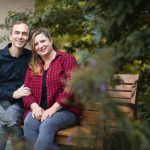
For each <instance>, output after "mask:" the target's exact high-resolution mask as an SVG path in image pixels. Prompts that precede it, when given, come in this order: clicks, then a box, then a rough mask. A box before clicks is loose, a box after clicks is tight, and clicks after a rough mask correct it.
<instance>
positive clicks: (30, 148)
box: [24, 110, 78, 150]
mask: <svg viewBox="0 0 150 150" xmlns="http://www.w3.org/2000/svg"><path fill="white" fill-rule="evenodd" d="M77 123H78V119H77V117H76V116H75V115H74V114H73V113H72V112H69V111H66V110H60V111H58V112H56V113H55V114H54V115H53V116H52V117H50V118H47V119H46V120H45V121H43V122H40V121H38V120H37V119H35V118H33V117H32V113H31V112H30V113H28V115H27V116H26V118H25V121H24V136H25V141H26V150H52V149H53V148H52V147H53V146H54V140H55V135H56V132H57V131H58V130H61V129H64V128H68V127H70V126H74V125H76V124H77Z"/></svg>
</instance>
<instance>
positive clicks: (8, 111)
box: [0, 21, 31, 150]
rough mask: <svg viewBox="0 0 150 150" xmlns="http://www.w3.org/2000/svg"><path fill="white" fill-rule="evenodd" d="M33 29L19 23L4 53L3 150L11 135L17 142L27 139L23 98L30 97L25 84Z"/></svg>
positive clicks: (0, 72) (0, 74) (0, 59)
mask: <svg viewBox="0 0 150 150" xmlns="http://www.w3.org/2000/svg"><path fill="white" fill-rule="evenodd" d="M29 34H30V27H29V25H28V24H27V23H25V22H22V21H17V22H15V23H14V24H13V25H12V27H11V32H10V34H9V39H10V43H9V44H8V45H7V46H6V47H5V48H4V49H2V50H0V150H5V147H6V143H7V138H8V134H9V133H10V132H11V133H12V137H13V141H14V142H16V141H18V140H20V139H21V138H22V137H23V130H22V129H21V128H20V127H19V125H20V124H21V123H22V116H23V115H22V113H23V104H22V101H21V98H22V97H23V96H27V95H29V94H30V89H29V88H27V87H24V85H23V81H24V76H25V72H26V69H27V66H28V62H29V60H30V58H31V51H30V50H28V49H26V48H25V46H26V44H27V43H28V41H29V36H30V35H29Z"/></svg>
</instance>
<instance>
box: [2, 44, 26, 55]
mask: <svg viewBox="0 0 150 150" xmlns="http://www.w3.org/2000/svg"><path fill="white" fill-rule="evenodd" d="M11 46H12V43H8V44H7V46H6V47H5V48H4V52H3V54H4V55H6V56H10V52H9V48H10V47H11ZM26 50H27V49H25V48H24V49H23V52H22V54H21V55H24V54H26V53H27V51H26Z"/></svg>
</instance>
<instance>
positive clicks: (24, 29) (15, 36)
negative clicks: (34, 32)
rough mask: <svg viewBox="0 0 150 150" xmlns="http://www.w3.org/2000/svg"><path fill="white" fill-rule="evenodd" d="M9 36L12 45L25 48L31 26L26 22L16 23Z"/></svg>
mask: <svg viewBox="0 0 150 150" xmlns="http://www.w3.org/2000/svg"><path fill="white" fill-rule="evenodd" d="M9 38H10V41H11V43H12V47H15V48H18V49H22V48H24V47H25V45H26V44H27V42H28V39H29V27H28V26H27V25H26V24H25V23H21V24H16V25H14V26H13V28H12V33H11V34H10V35H9Z"/></svg>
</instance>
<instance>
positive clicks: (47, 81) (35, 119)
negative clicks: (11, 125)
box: [23, 28, 81, 150]
mask: <svg viewBox="0 0 150 150" xmlns="http://www.w3.org/2000/svg"><path fill="white" fill-rule="evenodd" d="M31 46H32V59H31V62H30V64H29V68H28V70H27V73H26V77H25V86H26V87H29V88H30V90H31V92H32V93H31V94H30V95H29V96H26V97H24V99H23V101H24V106H25V120H24V136H25V140H26V145H28V147H27V149H28V150H29V149H35V150H50V149H51V146H52V145H53V144H54V138H55V134H56V132H57V131H58V130H60V129H64V128H68V127H70V126H74V125H76V124H78V122H79V118H80V114H81V107H80V104H76V105H75V104H74V103H73V98H74V97H73V94H71V92H68V90H67V91H66V90H65V83H66V82H64V81H68V80H69V79H70V77H71V72H72V71H75V69H76V67H77V62H76V60H75V58H74V57H73V56H71V55H69V54H67V53H65V52H62V51H60V50H56V49H55V46H54V44H53V40H52V38H51V36H50V34H49V32H48V31H47V30H46V29H44V28H40V29H37V30H35V31H34V32H33V34H32V37H31Z"/></svg>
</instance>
